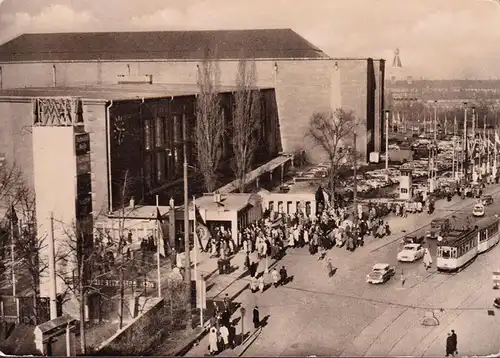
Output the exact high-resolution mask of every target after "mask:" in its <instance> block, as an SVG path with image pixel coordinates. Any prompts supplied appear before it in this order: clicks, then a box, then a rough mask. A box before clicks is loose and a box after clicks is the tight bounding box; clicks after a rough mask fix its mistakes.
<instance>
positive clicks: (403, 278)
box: [401, 270, 406, 287]
mask: <svg viewBox="0 0 500 358" xmlns="http://www.w3.org/2000/svg"><path fill="white" fill-rule="evenodd" d="M405 282H406V277H405V273H404V272H403V270H401V287H404V285H405Z"/></svg>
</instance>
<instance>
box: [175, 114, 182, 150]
mask: <svg viewBox="0 0 500 358" xmlns="http://www.w3.org/2000/svg"><path fill="white" fill-rule="evenodd" d="M180 124H181V120H180V117H179V115H174V123H173V127H174V128H173V132H174V133H173V134H174V135H173V137H174V143H175V144H179V142H180V141H181V135H182V133H181V130H180Z"/></svg>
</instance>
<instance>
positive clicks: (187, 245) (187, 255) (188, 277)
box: [182, 115, 193, 328]
mask: <svg viewBox="0 0 500 358" xmlns="http://www.w3.org/2000/svg"><path fill="white" fill-rule="evenodd" d="M186 121H187V118H186V115H183V116H182V137H183V141H182V146H183V156H184V165H183V176H184V257H185V261H184V266H185V270H184V283H185V285H186V287H185V290H186V292H185V294H186V300H187V302H186V310H187V325H188V327H189V328H191V327H192V326H193V324H192V317H191V311H192V308H191V257H190V254H191V245H190V240H189V206H188V201H189V195H188V163H187V139H188V138H187V123H186Z"/></svg>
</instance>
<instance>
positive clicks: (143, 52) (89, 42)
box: [0, 29, 329, 62]
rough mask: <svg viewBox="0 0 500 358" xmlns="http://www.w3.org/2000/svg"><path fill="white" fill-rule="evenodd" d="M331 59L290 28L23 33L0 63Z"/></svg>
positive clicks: (3, 49) (0, 53)
mask: <svg viewBox="0 0 500 358" xmlns="http://www.w3.org/2000/svg"><path fill="white" fill-rule="evenodd" d="M207 49H210V51H212V52H213V53H211V54H210V56H214V57H216V58H219V59H238V58H256V59H262V58H266V59H286V58H304V59H306V58H312V59H318V58H329V57H328V56H327V55H326V54H325V53H324V52H323V51H321V50H320V49H319V48H318V47H316V46H314V45H313V44H311V43H310V42H309V41H307V40H306V39H305V38H303V37H302V36H300V35H299V34H297V33H296V32H295V31H293V30H291V29H249V30H211V31H207V30H204V31H140V32H139V31H137V32H73V33H38V34H23V35H20V36H18V37H16V38H14V39H13V40H10V41H8V42H6V43H5V44H3V45H0V62H43V61H49V62H54V61H120V60H122V61H123V60H134V59H135V60H200V59H203V58H206V57H207V51H209V50H207Z"/></svg>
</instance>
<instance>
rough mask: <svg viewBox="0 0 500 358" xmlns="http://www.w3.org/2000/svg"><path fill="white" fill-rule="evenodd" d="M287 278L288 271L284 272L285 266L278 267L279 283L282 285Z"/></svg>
mask: <svg viewBox="0 0 500 358" xmlns="http://www.w3.org/2000/svg"><path fill="white" fill-rule="evenodd" d="M287 279H288V273H287V272H286V268H285V266H282V267H281V269H280V284H281V285H282V286H283V285H284V284H286V280H287Z"/></svg>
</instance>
